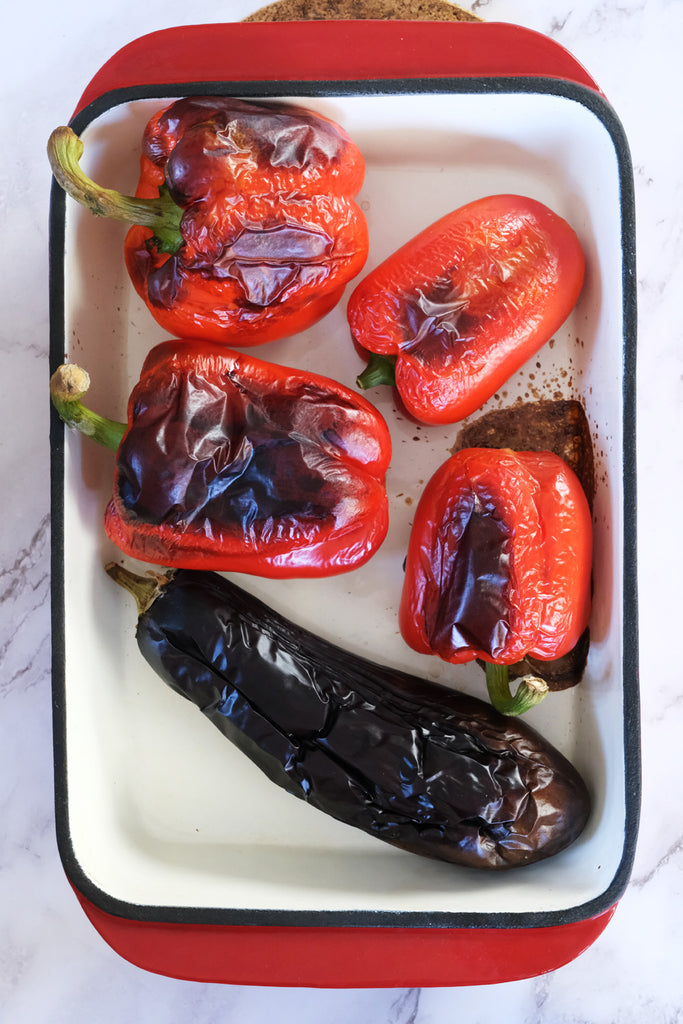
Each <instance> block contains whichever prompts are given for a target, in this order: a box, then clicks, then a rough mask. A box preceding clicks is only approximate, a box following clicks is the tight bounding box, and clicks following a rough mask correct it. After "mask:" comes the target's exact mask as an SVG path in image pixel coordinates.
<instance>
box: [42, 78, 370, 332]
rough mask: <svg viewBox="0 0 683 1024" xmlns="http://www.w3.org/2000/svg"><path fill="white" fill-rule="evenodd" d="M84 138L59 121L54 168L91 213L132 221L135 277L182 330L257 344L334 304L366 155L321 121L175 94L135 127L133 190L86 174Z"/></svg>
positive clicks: (350, 258) (360, 255)
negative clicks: (137, 170) (137, 169)
mask: <svg viewBox="0 0 683 1024" xmlns="http://www.w3.org/2000/svg"><path fill="white" fill-rule="evenodd" d="M82 148H83V147H82V144H81V142H80V140H79V139H78V138H77V137H76V136H75V135H74V134H73V132H71V131H70V129H68V128H58V129H56V131H55V132H54V133H53V135H52V137H51V139H50V143H49V145H48V153H49V155H50V160H51V163H52V167H53V171H54V173H55V177H56V178H57V180H58V181H59V183H60V184H61V185H62V187H63V188H65V189H66V190H67V192H69V194H70V195H72V196H73V197H74V198H75V199H77V200H78V201H80V202H82V203H84V204H85V205H88V206H89V207H90V209H92V211H93V212H94V213H97V214H100V215H105V216H111V217H115V218H118V219H120V220H124V221H128V222H131V223H133V224H134V225H136V226H135V227H133V228H131V230H130V231H129V233H128V235H127V237H126V241H125V247H124V248H125V259H126V265H127V267H128V271H129V273H130V275H131V279H132V281H133V284H134V286H135V288H136V290H137V291H138V293H139V294H140V295H141V296H142V298H143V299H144V300H145V302H146V303H147V305H148V307H149V309H150V311H151V313H152V315H153V316H154V318H155V319H156V320H157V321H158V322H159V323H160V324H161V326H162V327H164V329H165V330H167V331H168V332H169V333H170V334H173V335H176V336H177V337H202V338H207V339H211V340H214V341H219V342H227V343H228V344H231V345H239V346H244V345H251V344H260V343H261V342H266V341H271V340H273V339H274V338H280V337H284V336H286V335H291V334H295V333H296V332H298V331H301V330H303V329H304V328H307V327H309V326H310V325H311V324H313V323H315V322H316V321H317V320H319V319H320V318H321V317H322V316H323V315H324V314H326V313H327V312H329V310H330V309H332V307H333V306H334V305H335V304H336V303H337V302H338V301H339V299H340V298H341V295H342V292H343V290H344V288H345V286H346V284H347V282H348V281H349V280H351V278H353V277H354V276H355V275H357V274H358V273H359V272H360V270H361V269H362V267H363V264H364V263H365V260H366V258H367V252H368V236H367V225H366V222H365V217H364V215H363V213H362V211H361V210H360V208H359V207H358V205H357V204H356V203H355V202H354V199H353V197H354V196H355V195H356V194H357V192H358V191H359V189H360V187H361V185H362V182H363V178H364V174H365V166H364V162H363V158H362V155H361V153H360V150H359V149H358V147H357V146H356V145H355V144H354V143H353V141H352V140H351V139H350V138H349V136H348V135H347V134H346V132H344V131H343V129H342V128H340V127H339V126H338V125H336V124H335V123H334V122H332V121H330V120H329V119H328V118H326V117H323V116H321V115H319V114H315V113H312V112H311V111H308V110H306V109H304V108H299V107H296V106H293V105H288V104H282V103H273V104H265V103H264V104H259V103H253V102H246V101H242V100H237V99H231V98H227V97H220V96H209V97H191V98H188V99H182V100H178V101H177V102H175V103H173V104H172V105H171V106H170V107H168V108H166V109H164V110H162V111H159V112H158V113H157V114H156V115H155V116H154V117H153V118H152V119H151V120H150V122H149V123H148V125H147V127H146V129H145V132H144V136H143V155H142V158H141V176H140V181H139V185H138V189H137V193H136V197H135V198H134V197H125V196H120V195H119V194H118V193H115V192H111V191H109V190H106V189H102V188H100V187H99V186H97V185H95V184H94V182H92V181H90V180H89V179H88V178H86V177H85V175H84V174H83V172H82V171H81V170H80V167H79V165H78V161H79V159H80V156H81V153H82Z"/></svg>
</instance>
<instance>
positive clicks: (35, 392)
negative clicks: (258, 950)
mask: <svg viewBox="0 0 683 1024" xmlns="http://www.w3.org/2000/svg"><path fill="white" fill-rule="evenodd" d="M258 6H260V5H259V4H258V3H257V2H253V0H252V2H249V0H223V2H222V3H219V2H218V0H194V2H193V3H192V4H191V5H188V4H187V3H186V2H184V0H149V2H148V3H146V4H143V5H141V4H139V3H134V2H132V0H119V2H118V3H117V4H116V5H111V4H94V3H91V2H89V3H87V2H85V0H64V2H63V3H61V4H48V3H47V2H46V0H37V2H34V3H31V2H28V3H24V4H21V3H15V4H12V5H11V7H10V8H9V10H6V11H5V12H4V15H3V22H4V40H5V45H4V47H3V60H2V70H1V72H0V73H1V74H2V76H3V78H4V83H3V85H4V88H3V94H4V96H5V102H4V104H3V106H2V111H1V113H0V118H1V120H2V138H3V142H4V145H3V166H2V170H1V171H0V212H1V221H0V222H1V223H2V229H3V244H2V247H1V248H0V259H1V260H2V274H1V275H0V280H1V281H2V307H1V308H2V329H1V331H0V338H1V341H0V345H1V346H2V352H3V357H4V359H5V366H6V367H9V369H10V373H11V377H5V387H4V392H5V393H4V398H3V402H2V406H1V409H2V431H1V433H0V458H1V460H2V481H3V501H2V528H1V529H0V595H1V599H2V605H1V606H0V607H1V615H0V630H1V634H0V652H1V656H2V674H1V675H0V737H1V739H0V808H1V820H2V828H1V829H0V1019H2V1020H3V1021H7V1022H8V1024H66V1022H70V1021H74V1020H90V1021H93V1022H97V1024H114V1022H117V1024H118V1022H128V1021H133V1020H140V1021H145V1022H146V1024H152V1022H165V1024H174V1022H188V1021H192V1022H193V1024H209V1022H219V1021H220V1022H223V1021H237V1020H239V1021H241V1022H244V1024H261V1022H266V1021H270V1020H278V1021H283V1022H289V1021H291V1022H295V1021H296V1022H297V1024H309V1022H311V1024H313V1022H318V1021H320V1020H321V1019H326V1020H328V1021H330V1024H332V1022H336V1021H340V1022H341V1021H348V1020H350V1019H353V1020H354V1021H356V1022H357V1024H365V1022H366V1021H367V1022H368V1024H370V1022H372V1024H380V1022H385V1024H407V1022H413V1024H433V1022H437V1021H438V1022H441V1021H444V1022H445V1021H449V1020H454V1021H455V1020H459V1019H461V1018H462V1019H467V1020H468V1021H469V1022H470V1024H480V1022H484V1021H487V1020H490V1019H491V1018H492V1017H494V1016H495V1017H496V1018H500V1017H501V1015H504V1019H506V1020H508V1021H518V1022H525V1024H527V1022H528V1024H531V1022H540V1021H549V1022H550V1021H552V1022H554V1024H559V1022H562V1024H570V1022H576V1024H578V1022H583V1021H590V1022H593V1024H612V1022H617V1021H618V1022H619V1024H631V1022H634V1024H635V1022H637V1024H642V1022H644V1021H647V1022H648V1024H664V1022H667V1024H673V1022H674V1021H679V1020H681V1019H683V971H681V966H680V955H679V954H680V950H681V949H682V948H683V913H681V910H682V909H683V902H682V896H683V891H682V890H683V881H682V879H683V838H682V837H683V810H682V809H681V808H682V806H683V801H682V800H681V795H680V780H679V771H678V765H679V762H678V761H677V752H678V750H679V749H680V735H681V734H680V733H679V732H678V730H679V729H681V730H683V697H682V694H683V685H682V683H681V672H680V668H679V659H677V658H675V659H672V658H671V657H669V650H670V649H671V650H673V651H676V652H677V645H678V640H679V637H680V612H679V603H680V598H679V590H680V580H681V577H682V576H683V564H682V560H681V546H680V541H679V537H678V530H679V528H680V515H681V513H680V510H681V508H682V507H683V494H682V493H681V479H683V473H682V472H681V471H682V470H683V465H682V459H681V454H680V453H681V447H680V428H681V415H680V413H681V379H682V373H681V370H682V366H681V354H680V353H681V336H682V317H681V303H680V297H679V291H680V288H681V275H682V274H683V215H682V212H681V211H682V209H683V171H682V170H681V168H682V167H683V133H682V132H681V127H680V104H679V80H680V75H679V65H680V54H681V44H683V3H682V2H681V0H618V2H617V0H614V2H607V0H602V2H599V0H546V2H544V3H538V0H475V3H474V9H475V10H477V11H478V13H479V14H481V15H482V16H483V17H485V18H486V19H487V20H502V21H509V22H514V23H517V24H521V25H526V26H528V27H531V28H534V29H537V30H539V31H541V32H544V33H547V34H548V35H550V36H552V37H553V38H554V39H556V40H558V41H559V42H561V43H562V44H563V45H564V46H566V47H567V48H568V49H569V50H571V51H572V52H573V53H574V54H575V56H577V57H578V58H579V60H581V62H582V63H583V64H584V65H585V66H586V67H587V68H588V69H589V71H591V72H592V73H593V75H594V76H595V78H596V79H597V80H598V82H599V83H600V85H601V87H602V88H603V90H604V92H605V93H606V95H607V96H608V98H609V99H610V101H611V102H612V104H613V105H614V107H615V108H616V110H617V112H618V114H619V115H620V117H621V120H622V122H623V124H624V126H625V129H626V132H627V135H628V137H629V140H630V145H631V150H632V156H633V163H634V168H635V187H636V198H637V215H638V282H639V307H640V308H639V320H640V326H639V335H640V341H639V350H640V360H639V368H638V388H639V398H638V419H639V452H638V461H639V467H638V468H639V518H640V541H639V550H640V556H639V557H640V603H641V627H640V628H641V650H642V669H641V686H642V729H643V739H642V750H643V808H642V825H641V831H640V836H639V841H638V847H637V853H636V859H635V866H634V870H633V876H632V881H631V883H630V885H629V887H628V890H627V892H626V893H625V895H624V897H623V899H622V901H621V903H620V906H619V908H618V910H617V912H616V915H615V917H614V919H613V920H612V922H611V924H610V925H609V926H608V928H607V930H606V931H605V932H604V933H603V935H602V936H601V937H600V938H599V939H598V940H597V942H596V943H595V944H594V945H593V946H592V947H591V948H590V949H588V950H587V951H586V952H585V953H583V954H582V955H581V956H579V957H578V958H577V959H576V960H575V961H574V962H573V963H571V964H569V965H567V966H566V967H564V968H562V969H560V970H558V971H557V972H555V973H553V974H550V975H547V976H544V977H541V978H537V979H533V980H529V981H521V982H515V983H512V984H506V985H502V986H493V987H487V988H483V989H480V988H453V989H427V990H423V991H419V990H404V991H403V990H377V991H373V990H361V991H354V990H340V991H337V990H335V991H328V990H298V989H293V990H287V989H269V988H247V987H239V986H220V985H203V984H195V983H187V982H180V981H175V980H169V979H165V978H162V977H158V976H156V975H151V974H148V973H146V972H144V971H142V970H139V969H138V968H136V967H133V966H131V965H129V964H128V963H126V962H124V961H123V960H122V959H120V958H119V957H118V956H117V954H115V953H113V952H112V951H111V950H110V949H109V947H108V946H107V945H106V944H105V943H104V942H103V941H102V940H101V939H100V938H99V936H98V935H97V934H96V932H95V931H94V930H93V929H92V927H91V926H90V924H89V923H88V921H87V920H86V918H85V917H84V915H83V913H82V911H81V909H80V908H79V906H78V905H77V903H76V901H75V899H74V897H73V894H72V892H71V890H70V888H69V886H68V884H67V881H66V878H65V875H64V872H63V870H62V867H61V864H60V861H59V858H58V854H57V848H56V843H55V834H54V817H53V795H52V736H51V703H50V618H49V582H50V572H49V550H50V547H49V546H50V519H49V493H48V476H49V450H48V404H47V399H46V396H47V390H46V388H47V352H48V299H47V251H48V243H47V211H48V193H49V185H50V175H49V169H48V166H47V162H46V159H45V156H44V146H45V140H46V139H47V136H48V134H49V132H50V130H51V129H52V127H53V126H54V125H56V124H59V123H62V122H63V120H64V119H65V117H66V116H68V114H69V113H70V111H71V109H72V108H73V105H74V103H75V101H76V99H77V98H78V96H79V95H80V93H81V91H82V89H83V87H84V86H85V84H86V83H87V82H88V81H89V80H90V78H91V77H92V75H93V73H94V72H95V71H96V70H97V69H98V67H99V66H100V65H101V64H102V63H103V62H104V61H105V60H106V59H107V58H108V57H109V56H110V55H111V54H112V53H113V52H114V51H115V50H116V49H118V48H119V47H120V46H121V45H123V44H125V43H126V42H128V41H129V40H130V39H133V38H135V37H137V36H139V35H142V34H143V33H146V32H149V31H152V30H154V29H157V28H161V27H165V26H169V25H180V24H185V23H187V22H195V23H199V22H215V21H220V20H224V19H226V18H227V19H230V20H239V18H241V17H243V16H244V15H245V14H248V13H250V12H251V11H253V10H256V9H257V8H258ZM8 380H11V384H9V386H8Z"/></svg>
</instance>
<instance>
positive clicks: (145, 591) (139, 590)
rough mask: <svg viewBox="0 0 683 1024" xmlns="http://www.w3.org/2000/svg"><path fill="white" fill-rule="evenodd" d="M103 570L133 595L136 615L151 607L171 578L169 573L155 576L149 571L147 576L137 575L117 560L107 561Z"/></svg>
mask: <svg viewBox="0 0 683 1024" xmlns="http://www.w3.org/2000/svg"><path fill="white" fill-rule="evenodd" d="M104 571H105V572H106V573H107V575H108V576H110V577H111V578H112V579H113V580H114V582H115V583H118V584H119V586H120V587H123V588H124V590H127V591H128V593H129V594H132V595H133V597H134V598H135V603H136V605H137V606H138V615H144V613H145V612H146V611H148V609H149V608H151V606H152V605H153V604H154V602H155V601H156V599H157V597H158V596H159V594H160V593H161V591H162V590H163V588H164V587H165V585H166V584H167V583H168V582H169V580H170V579H171V574H169V575H166V576H162V575H159V576H157V575H153V574H152V573H150V574H149V575H147V576H139V575H138V574H137V573H134V572H131V571H130V569H126V568H125V567H124V566H123V565H119V564H118V563H117V562H109V563H108V564H107V565H105V567H104Z"/></svg>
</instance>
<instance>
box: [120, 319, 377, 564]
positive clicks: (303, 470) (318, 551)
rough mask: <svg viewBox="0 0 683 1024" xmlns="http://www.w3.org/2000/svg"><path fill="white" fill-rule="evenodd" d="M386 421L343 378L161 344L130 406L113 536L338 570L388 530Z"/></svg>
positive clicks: (145, 545) (359, 558)
mask: <svg viewBox="0 0 683 1024" xmlns="http://www.w3.org/2000/svg"><path fill="white" fill-rule="evenodd" d="M390 457H391V442H390V438H389V431H388V428H387V426H386V423H385V422H384V420H383V419H382V417H381V416H380V414H379V413H378V412H377V411H376V410H375V409H374V407H373V406H372V405H370V403H369V402H367V401H366V400H365V399H363V398H362V397H361V396H359V395H357V394H356V393H355V392H353V391H351V390H350V389H347V388H345V387H343V386H342V385H340V384H337V383H336V382H334V381H332V380H329V379H327V378H325V377H321V376H318V375H315V374H309V373H306V372H305V371H300V370H292V369H288V368H286V367H282V366H275V365H272V364H270V363H266V362H263V361H261V360H259V359H255V358H253V357H251V356H247V355H245V354H241V353H237V352H232V351H230V350H229V349H226V348H225V347H224V346H220V345H212V344H211V343H209V342H201V341H196V340H194V341H193V340H187V339H183V340H182V341H169V342H165V343H162V344H161V345H158V346H156V348H154V349H153V350H152V351H151V352H150V354H149V355H148V357H147V359H146V360H145V363H144V365H143V368H142V372H141V375H140V380H139V382H138V384H137V385H136V386H135V388H134V389H133V391H132V393H131V396H130V399H129V403H128V427H127V430H126V432H125V434H124V436H123V439H122V441H121V443H120V445H119V449H118V453H117V460H116V474H115V481H114V494H113V499H112V501H111V503H110V504H109V507H108V509H107V512H106V516H105V527H106V530H107V533H108V535H109V537H110V538H111V540H113V541H114V543H115V544H116V545H117V546H118V547H119V548H120V549H121V550H122V551H124V552H126V553H127V554H129V555H131V556H133V557H135V558H139V559H141V560H143V561H147V562H152V563H156V564H161V565H165V566H172V567H176V568H201V569H221V570H226V571H227V570H231V571H234V572H245V573H253V574H255V575H260V576H271V577H287V576H327V575H334V574H337V573H341V572H344V571H346V570H349V569H352V568H354V567H355V566H357V565H360V564H362V563H363V562H365V561H367V559H368V558H370V556H371V555H372V554H373V553H374V552H375V550H376V549H377V547H378V546H379V545H380V544H381V542H382V540H383V539H384V536H385V534H386V531H387V524H388V505H387V495H386V490H385V486H384V476H385V473H386V470H387V467H388V464H389V460H390Z"/></svg>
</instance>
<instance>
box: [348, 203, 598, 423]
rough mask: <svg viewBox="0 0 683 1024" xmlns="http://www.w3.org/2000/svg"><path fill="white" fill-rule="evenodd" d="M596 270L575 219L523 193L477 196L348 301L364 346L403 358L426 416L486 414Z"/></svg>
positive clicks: (407, 397)
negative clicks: (587, 267)
mask: <svg viewBox="0 0 683 1024" xmlns="http://www.w3.org/2000/svg"><path fill="white" fill-rule="evenodd" d="M583 277H584V255H583V252H582V249H581V245H580V243H579V240H578V238H577V236H576V234H575V232H574V231H573V230H572V228H571V227H570V226H569V224H567V222H566V221H565V220H563V219H562V218H561V217H559V216H558V215H557V214H555V213H554V212H553V211H552V210H550V209H548V207H546V206H544V205H543V204H541V203H538V202H536V201H535V200H533V199H528V198H525V197H523V196H514V195H499V196H488V197H486V198H483V199H477V200H475V201H474V202H471V203H469V204H467V205H466V206H463V207H461V208H460V209H458V210H455V211H453V212H452V213H449V214H447V215H446V216H445V217H443V218H441V219H440V220H438V221H437V222H436V223H434V224H432V225H431V226H429V227H428V228H426V229H425V230H424V231H423V232H421V233H420V234H418V235H417V236H416V237H415V238H413V239H412V240H411V241H409V242H407V243H406V244H405V245H404V246H402V247H401V248H400V249H399V250H397V251H396V252H395V253H393V254H392V255H391V256H389V257H388V259H386V260H385V261H384V262H383V263H381V264H380V265H379V266H378V267H377V268H375V269H374V270H372V271H371V272H370V273H369V274H368V275H367V276H366V277H364V278H363V279H362V280H361V281H360V283H359V284H358V285H357V286H356V287H355V289H354V291H353V293H352V295H351V297H350V300H349V303H348V308H347V317H348V322H349V326H350V329H351V334H352V336H353V339H354V341H355V342H356V344H357V345H358V346H360V347H361V348H362V349H365V350H368V351H369V352H375V353H379V354H380V355H383V356H387V357H389V358H391V359H395V360H396V363H395V370H394V372H395V384H396V389H397V391H398V395H399V396H400V399H401V401H402V403H403V405H404V407H405V409H406V410H407V412H408V413H409V414H410V415H411V416H413V417H414V418H415V419H417V420H419V421H421V422H423V423H427V424H438V423H455V422H457V421H459V420H461V419H463V418H464V417H466V416H469V415H471V414H472V413H473V412H475V411H476V410H477V409H478V408H479V407H480V406H481V405H483V403H484V402H485V401H487V400H488V399H489V398H490V397H491V396H492V395H494V394H495V393H496V391H498V389H499V388H500V387H502V385H503V384H504V383H505V381H506V380H508V379H509V378H510V377H511V376H512V375H513V374H514V373H515V372H516V371H517V370H519V368H520V367H521V366H522V365H523V363H524V362H526V360H527V359H529V358H530V357H531V356H532V355H534V353H535V352H537V351H538V349H539V348H540V347H541V346H542V345H544V344H545V343H546V342H547V341H549V340H550V338H551V337H552V335H553V334H554V332H555V331H557V330H558V328H559V327H560V326H561V325H562V323H563V322H564V321H565V320H566V318H567V316H568V315H569V313H570V312H571V310H572V309H573V307H574V305H575V304H576V301H577V299H578V297H579V293H580V291H581V287H582V284H583Z"/></svg>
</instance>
